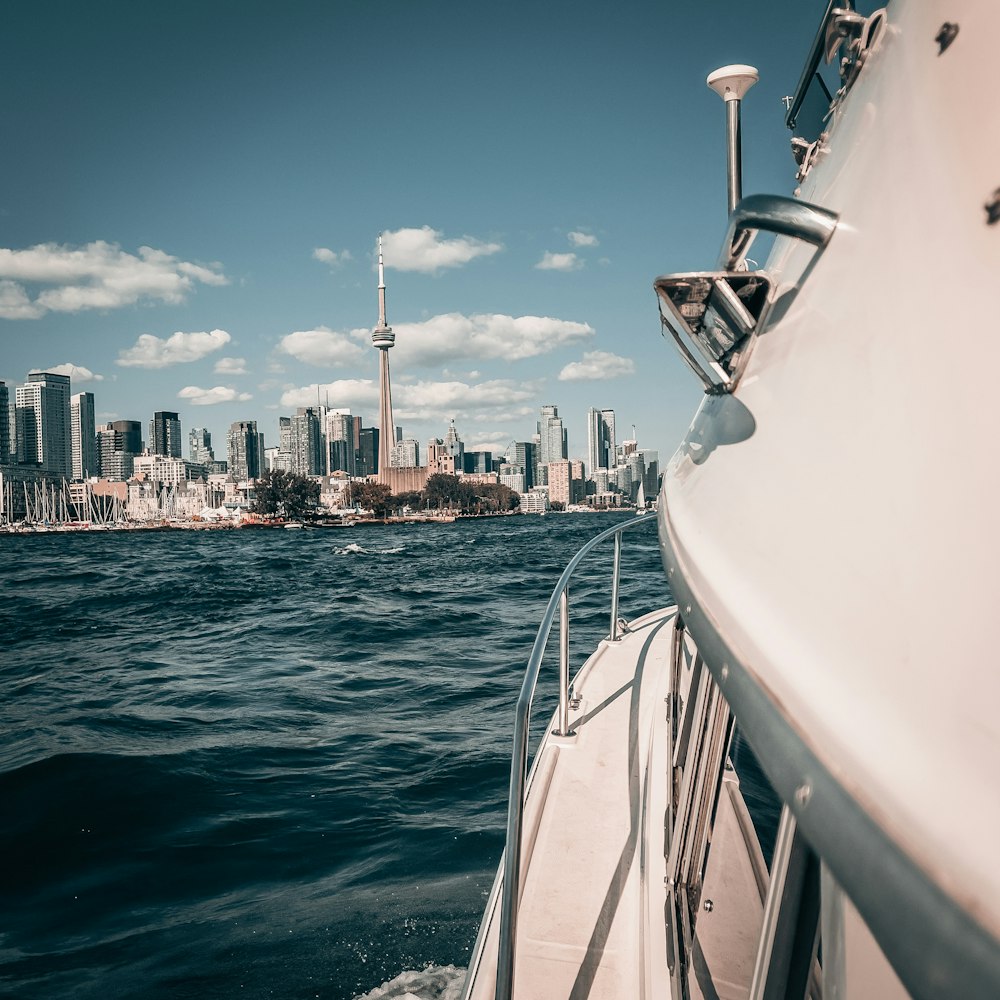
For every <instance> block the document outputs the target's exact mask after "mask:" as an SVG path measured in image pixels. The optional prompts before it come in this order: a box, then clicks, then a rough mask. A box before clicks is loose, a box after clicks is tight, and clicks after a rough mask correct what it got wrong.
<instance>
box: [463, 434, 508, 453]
mask: <svg viewBox="0 0 1000 1000" xmlns="http://www.w3.org/2000/svg"><path fill="white" fill-rule="evenodd" d="M513 439H514V435H513V434H504V433H502V432H496V431H495V432H493V433H492V434H490V435H489V436H488V437H471V438H470V439H469V440H468V441H466V442H465V450H466V451H488V452H491V453H492V455H493V457H494V458H502V457H503V454H504V452H505V451H506V450H507V448H508V446H509V445H510V443H511V441H512V440H513Z"/></svg>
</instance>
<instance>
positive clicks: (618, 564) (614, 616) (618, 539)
mask: <svg viewBox="0 0 1000 1000" xmlns="http://www.w3.org/2000/svg"><path fill="white" fill-rule="evenodd" d="M621 570H622V536H621V533H619V534H617V535H615V569H614V574H613V575H612V577H611V636H610V638H611V641H612V642H617V641H618V584H619V582H620V581H621Z"/></svg>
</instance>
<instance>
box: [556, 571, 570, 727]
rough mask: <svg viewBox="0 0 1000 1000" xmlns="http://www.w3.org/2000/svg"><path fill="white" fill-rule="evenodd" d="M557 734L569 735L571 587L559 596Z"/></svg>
mask: <svg viewBox="0 0 1000 1000" xmlns="http://www.w3.org/2000/svg"><path fill="white" fill-rule="evenodd" d="M556 735H557V736H569V735H570V732H569V587H564V588H563V592H562V594H561V595H560V596H559V728H558V729H557V730H556Z"/></svg>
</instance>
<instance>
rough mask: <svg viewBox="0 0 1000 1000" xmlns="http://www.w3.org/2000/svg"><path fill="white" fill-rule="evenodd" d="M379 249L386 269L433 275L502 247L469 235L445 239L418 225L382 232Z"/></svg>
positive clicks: (435, 232) (429, 228)
mask: <svg viewBox="0 0 1000 1000" xmlns="http://www.w3.org/2000/svg"><path fill="white" fill-rule="evenodd" d="M382 249H383V253H384V255H385V263H386V266H387V267H392V268H395V270H397V271H424V272H426V273H433V272H435V271H438V270H440V269H441V268H442V267H461V266H462V265H463V264H468V263H469V261H470V260H474V259H475V258H476V257H485V256H489V255H490V254H494V253H499V252H500V251H501V250H503V244H502V243H486V242H484V241H483V240H477V239H474V238H473V237H471V236H462V237H458V238H456V239H450V240H446V239H444V238H443V237H442V234H441V233H440V232H438V231H437V230H436V229H431V227H430V226H422V227H421V228H420V229H397V230H395V231H394V232H387V233H383V234H382Z"/></svg>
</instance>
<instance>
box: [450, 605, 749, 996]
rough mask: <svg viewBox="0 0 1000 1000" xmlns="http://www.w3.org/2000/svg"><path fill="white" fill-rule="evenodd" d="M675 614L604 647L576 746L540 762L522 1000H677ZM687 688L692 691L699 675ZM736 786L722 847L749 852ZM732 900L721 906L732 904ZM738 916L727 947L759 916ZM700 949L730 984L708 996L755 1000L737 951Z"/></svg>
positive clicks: (523, 923) (648, 621)
mask: <svg viewBox="0 0 1000 1000" xmlns="http://www.w3.org/2000/svg"><path fill="white" fill-rule="evenodd" d="M674 613H675V609H673V608H671V609H665V610H663V611H659V612H655V613H653V614H650V615H646V616H644V617H643V618H640V619H638V620H637V621H635V622H633V623H632V624H631V625H630V630H629V632H628V633H627V634H626V635H625V636H624V637H623V638H622V639H621V640H619V641H618V642H616V643H609V642H607V641H606V640H605V641H602V642H601V643H600V645H599V646H598V648H597V650H596V651H595V653H594V654H593V655H592V656H591V657H590V659H589V660H588V661H587V663H586V664H585V665H584V667H583V669H582V670H581V671H580V673H579V675H578V676H577V678H576V681H575V691H576V694H577V695H578V696H579V698H580V703H579V705H578V707H577V708H576V709H574V710H572V711H571V714H570V723H571V726H570V728H571V730H572V731H573V732H574V733H575V734H576V735H575V736H570V737H559V736H556V735H554V734H552V733H551V732H550V733H549V735H548V736H547V737H546V740H545V742H544V743H543V745H542V747H541V749H540V751H539V754H538V758H537V762H536V764H535V766H534V769H533V774H532V779H531V783H530V787H529V789H528V795H527V804H526V807H525V814H524V834H523V847H522V856H523V860H522V894H521V905H520V908H519V913H518V925H517V941H516V965H515V976H514V997H515V998H516V1000H534V998H538V1000H559V998H563V997H566V998H575V1000H581V998H584V997H590V998H595V1000H597V998H619V997H625V996H627V997H643V996H647V997H652V996H654V995H655V996H659V997H664V996H669V992H670V986H669V971H668V969H667V962H666V954H667V946H666V934H665V930H664V925H663V923H664V922H663V914H664V906H665V902H666V894H665V891H664V876H665V872H666V862H665V857H664V855H665V852H666V844H665V836H664V815H665V810H666V791H667V781H666V775H667V773H668V765H667V748H666V742H667V741H666V735H667V734H666V696H667V693H668V684H669V673H670V671H669V660H670V645H671V637H672V634H673V621H674ZM685 674H686V676H687V677H688V679H689V677H690V669H688V670H687V671H685ZM550 728H551V727H550ZM729 785H730V787H731V788H732V789H733V790H735V792H736V795H735V800H734V797H733V795H732V794H726V795H722V796H721V797H720V822H719V824H718V825H717V830H718V833H717V839H718V840H719V841H720V844H721V843H722V841H723V840H724V839H725V838H729V839H730V840H732V839H733V838H735V841H738V842H739V844H740V845H742V844H743V839H744V838H743V835H742V834H741V831H740V825H739V823H737V822H736V821H735V820H736V811H737V810H738V809H739V808H742V800H741V799H740V797H739V793H738V783H737V782H736V780H735V775H734V776H733V779H732V781H731V782H729ZM734 801H735V802H736V805H734ZM744 811H745V810H744ZM751 836H752V833H751ZM741 850H742V852H743V853H744V854H748V859H747V860H746V861H745V862H744V863H743V864H742V865H741V866H740V867H739V868H738V874H737V876H736V878H737V880H738V881H742V882H744V883H746V885H748V886H751V887H752V893H751V896H752V904H753V906H755V907H756V909H757V910H758V911H760V910H761V905H760V901H759V900H760V896H759V893H758V891H757V886H756V882H755V874H754V870H753V866H752V864H751V862H750V860H749V853H748V852H747V851H746V849H745V847H742V846H741ZM737 853H739V852H737ZM706 888H707V887H706ZM713 891H714V890H713ZM727 895H728V893H724V892H720V893H718V896H719V899H720V900H721V899H722V898H723V897H724V896H727ZM499 909H500V908H499V905H498V903H497V901H496V899H494V901H493V907H492V910H491V911H490V912H489V918H488V920H489V922H488V924H487V926H486V929H485V932H484V933H485V935H486V937H485V939H484V941H483V947H482V949H481V952H480V955H479V962H478V966H477V965H476V964H475V963H474V965H473V968H472V969H471V970H470V977H471V978H470V984H469V986H468V989H469V993H468V996H469V997H470V998H474V1000H484V998H487V997H488V998H492V997H493V993H494V985H495V979H496V956H497V941H498V936H499V930H498V926H499ZM735 909H736V908H735V907H730V906H725V905H723V906H714V907H713V910H712V912H711V914H710V916H711V920H706V921H705V923H706V924H707V925H709V928H707V929H711V930H712V931H713V932H714V930H715V928H718V930H719V932H720V934H721V935H722V939H723V940H724V939H725V936H728V935H729V934H731V933H732V932H733V931H734V927H735V924H736V923H737V922H740V921H745V917H746V916H747V914H746V913H745V912H744V908H743V907H740V911H739V912H738V913H737V912H735ZM706 916H708V915H706ZM759 921H760V917H759V914H758V916H757V919H756V924H757V926H758V927H759ZM750 923H751V927H750V928H749V931H750V933H752V926H753V923H754V921H753V920H752V919H751V922H750ZM745 934H746V931H744V932H742V933H741V934H740V935H739V936H740V937H741V938H742V937H744V936H745ZM699 937H701V938H704V940H702V942H701V948H702V951H701V957H702V963H701V964H702V965H703V968H704V969H710V970H711V974H712V978H713V979H717V987H715V988H713V990H712V991H709V990H706V993H707V995H709V996H718V997H720V998H722V1000H725V998H727V997H733V998H736V997H742V996H745V995H746V989H745V986H746V984H748V982H749V969H748V968H747V966H748V963H749V966H750V968H752V958H753V956H752V953H751V954H750V955H749V957H748V956H747V955H746V953H745V949H744V948H741V947H732V943H731V942H730V944H729V945H727V946H725V947H721V948H720V947H718V946H717V945H716V943H714V941H713V939H714V938H715V937H716V934H715V933H710V934H708V935H707V936H706V935H702V934H699ZM754 940H755V937H754ZM718 987H721V989H720V988H718Z"/></svg>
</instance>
